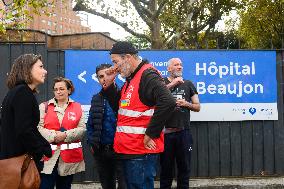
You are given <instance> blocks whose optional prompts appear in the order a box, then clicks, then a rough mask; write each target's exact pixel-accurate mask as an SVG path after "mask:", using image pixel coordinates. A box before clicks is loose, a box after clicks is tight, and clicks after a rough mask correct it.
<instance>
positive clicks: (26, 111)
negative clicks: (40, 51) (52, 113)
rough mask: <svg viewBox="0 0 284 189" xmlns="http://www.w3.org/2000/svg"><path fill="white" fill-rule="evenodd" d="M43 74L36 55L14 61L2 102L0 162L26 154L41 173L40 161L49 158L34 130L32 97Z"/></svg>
mask: <svg viewBox="0 0 284 189" xmlns="http://www.w3.org/2000/svg"><path fill="white" fill-rule="evenodd" d="M46 74H47V71H46V70H45V69H44V68H43V63H42V61H41V56H40V55H34V54H24V55H21V56H19V57H18V58H17V59H16V60H15V62H14V64H13V66H12V69H11V72H10V73H9V75H8V80H7V86H8V88H9V91H8V93H7V95H6V96H5V98H4V100H3V102H2V113H1V128H0V131H1V133H0V154H1V158H0V159H8V158H12V157H17V156H21V155H23V154H29V155H31V156H33V158H34V160H35V162H36V164H37V166H38V169H41V168H42V165H43V164H42V163H40V161H41V160H42V159H43V157H44V156H47V157H50V156H51V155H52V154H51V148H50V145H49V143H48V142H47V140H45V139H44V138H43V137H42V136H41V134H40V133H39V131H38V130H37V125H38V123H39V109H38V103H37V100H36V98H35V96H34V93H35V92H36V91H37V86H38V85H40V84H42V83H44V80H45V77H46ZM40 165H41V166H40Z"/></svg>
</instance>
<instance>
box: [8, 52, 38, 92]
mask: <svg viewBox="0 0 284 189" xmlns="http://www.w3.org/2000/svg"><path fill="white" fill-rule="evenodd" d="M38 60H41V55H36V54H23V55H21V56H19V57H18V58H17V59H16V60H15V61H14V63H13V65H12V69H11V71H10V73H9V75H8V79H7V86H8V88H9V89H12V88H13V87H15V86H16V84H17V83H20V82H23V81H24V82H25V83H26V84H31V83H32V82H33V78H32V73H31V70H32V68H33V65H34V64H35V63H36V62H37V61H38Z"/></svg>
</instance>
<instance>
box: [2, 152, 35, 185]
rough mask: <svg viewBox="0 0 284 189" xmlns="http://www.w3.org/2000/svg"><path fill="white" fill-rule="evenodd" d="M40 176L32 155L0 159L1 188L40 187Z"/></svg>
mask: <svg viewBox="0 0 284 189" xmlns="http://www.w3.org/2000/svg"><path fill="white" fill-rule="evenodd" d="M39 186H40V176H39V172H38V170H37V167H36V164H35V162H34V160H33V158H32V156H30V155H27V154H24V155H21V156H17V157H13V158H9V159H3V160H0V189H38V188H39Z"/></svg>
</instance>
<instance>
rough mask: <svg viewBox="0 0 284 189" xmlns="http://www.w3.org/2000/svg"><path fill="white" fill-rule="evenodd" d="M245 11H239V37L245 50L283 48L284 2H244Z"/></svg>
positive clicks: (273, 0)
mask: <svg viewBox="0 0 284 189" xmlns="http://www.w3.org/2000/svg"><path fill="white" fill-rule="evenodd" d="M244 2H245V3H246V9H244V10H241V11H240V13H239V14H240V27H239V35H240V37H241V38H242V39H243V41H244V42H245V44H244V47H245V48H252V49H270V48H277V49H279V48H283V46H282V45H284V44H282V43H283V41H282V40H283V38H284V1H283V0H258V1H251V0H244Z"/></svg>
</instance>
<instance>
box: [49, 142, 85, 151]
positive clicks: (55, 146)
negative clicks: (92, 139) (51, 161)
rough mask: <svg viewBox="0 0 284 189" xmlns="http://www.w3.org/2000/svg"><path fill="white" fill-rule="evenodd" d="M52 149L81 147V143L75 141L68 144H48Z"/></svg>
mask: <svg viewBox="0 0 284 189" xmlns="http://www.w3.org/2000/svg"><path fill="white" fill-rule="evenodd" d="M50 146H51V149H52V150H57V149H59V148H60V150H67V149H69V150H70V149H75V148H81V147H82V143H81V142H77V143H70V144H61V145H60V146H57V145H54V144H50Z"/></svg>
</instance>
